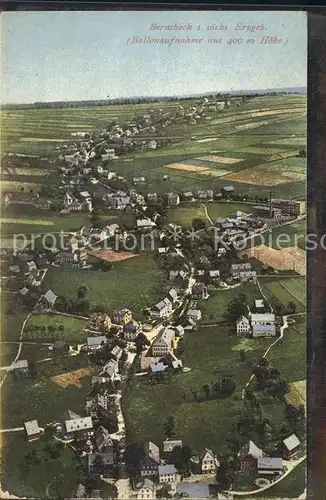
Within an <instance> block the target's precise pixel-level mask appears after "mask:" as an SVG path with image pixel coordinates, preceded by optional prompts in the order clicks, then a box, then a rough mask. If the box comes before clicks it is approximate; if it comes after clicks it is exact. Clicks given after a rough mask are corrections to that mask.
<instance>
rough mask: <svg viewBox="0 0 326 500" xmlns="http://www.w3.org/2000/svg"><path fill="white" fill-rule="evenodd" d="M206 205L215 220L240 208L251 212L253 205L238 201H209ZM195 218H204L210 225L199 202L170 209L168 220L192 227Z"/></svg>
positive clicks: (228, 215)
mask: <svg viewBox="0 0 326 500" xmlns="http://www.w3.org/2000/svg"><path fill="white" fill-rule="evenodd" d="M206 207H207V211H208V215H209V216H210V217H211V219H212V220H213V221H214V220H217V219H224V218H225V217H230V216H231V215H234V214H235V213H236V212H237V211H238V210H241V211H242V212H245V213H250V212H251V209H252V205H249V204H247V203H237V202H209V203H206ZM195 218H200V219H203V220H204V221H206V222H207V224H208V225H210V223H209V221H208V220H207V217H206V214H205V210H204V207H203V206H202V205H201V204H200V203H199V202H193V203H183V204H182V205H179V206H177V207H175V208H171V209H169V211H168V222H169V223H174V224H180V225H181V226H183V227H190V226H191V221H192V220H193V219H195Z"/></svg>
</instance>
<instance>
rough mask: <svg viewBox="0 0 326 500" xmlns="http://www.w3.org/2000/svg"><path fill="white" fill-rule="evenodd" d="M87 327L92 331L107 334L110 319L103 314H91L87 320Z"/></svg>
mask: <svg viewBox="0 0 326 500" xmlns="http://www.w3.org/2000/svg"><path fill="white" fill-rule="evenodd" d="M89 327H90V328H91V329H94V330H99V331H102V332H108V331H109V330H110V328H111V318H110V316H108V315H107V314H105V313H103V312H98V313H93V314H92V315H91V316H90V318H89Z"/></svg>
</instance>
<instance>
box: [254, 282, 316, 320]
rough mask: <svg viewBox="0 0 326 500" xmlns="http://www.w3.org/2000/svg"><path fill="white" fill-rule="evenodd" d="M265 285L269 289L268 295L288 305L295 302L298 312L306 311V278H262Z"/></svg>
mask: <svg viewBox="0 0 326 500" xmlns="http://www.w3.org/2000/svg"><path fill="white" fill-rule="evenodd" d="M261 282H262V283H263V287H264V289H265V290H267V293H268V296H269V297H271V295H272V296H274V297H275V299H276V302H278V303H280V304H282V305H284V306H287V305H288V303H289V302H294V303H295V305H296V312H303V311H305V304H306V292H305V278H304V277H302V278H286V279H281V280H279V281H265V282H264V279H262V280H261Z"/></svg>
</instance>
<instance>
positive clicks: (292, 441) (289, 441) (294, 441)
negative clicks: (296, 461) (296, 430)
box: [283, 434, 300, 451]
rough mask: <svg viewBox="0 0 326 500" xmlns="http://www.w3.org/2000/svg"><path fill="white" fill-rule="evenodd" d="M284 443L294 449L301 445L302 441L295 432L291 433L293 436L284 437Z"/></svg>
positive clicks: (290, 449) (288, 447)
mask: <svg viewBox="0 0 326 500" xmlns="http://www.w3.org/2000/svg"><path fill="white" fill-rule="evenodd" d="M283 443H284V445H285V446H286V448H287V449H288V450H289V451H292V450H294V449H295V448H297V446H299V445H300V441H299V439H298V437H297V436H296V435H295V434H291V436H289V437H288V438H286V439H284V441H283Z"/></svg>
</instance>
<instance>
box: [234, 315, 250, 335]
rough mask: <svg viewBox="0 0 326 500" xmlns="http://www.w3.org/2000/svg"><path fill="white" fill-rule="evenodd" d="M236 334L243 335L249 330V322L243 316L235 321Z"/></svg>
mask: <svg viewBox="0 0 326 500" xmlns="http://www.w3.org/2000/svg"><path fill="white" fill-rule="evenodd" d="M236 329H237V335H245V334H246V333H249V332H250V322H249V320H248V318H246V317H245V316H241V318H239V319H238V320H237V323H236Z"/></svg>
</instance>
